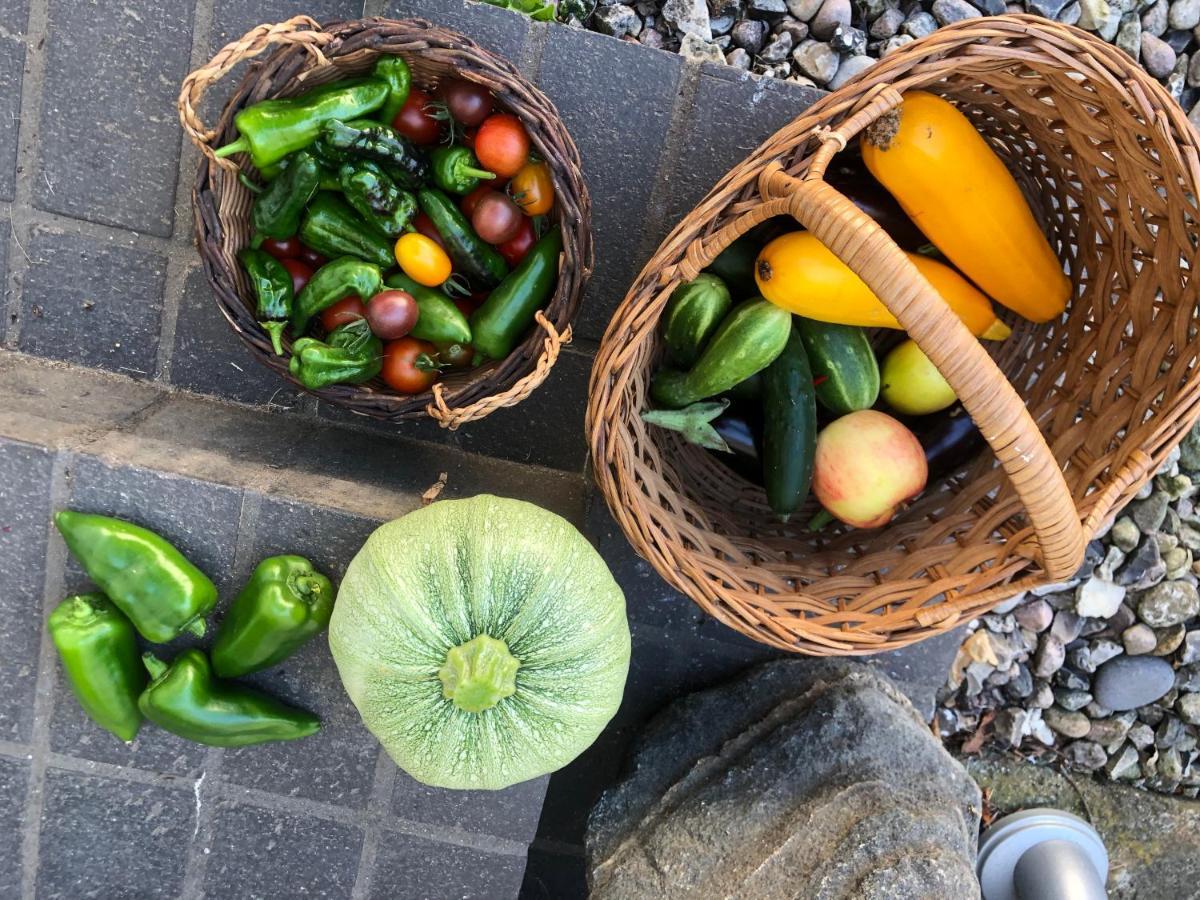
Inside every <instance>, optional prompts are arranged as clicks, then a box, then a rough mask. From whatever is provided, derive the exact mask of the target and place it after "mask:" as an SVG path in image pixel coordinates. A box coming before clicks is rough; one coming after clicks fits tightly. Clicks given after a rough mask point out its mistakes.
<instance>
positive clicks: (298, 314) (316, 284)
mask: <svg viewBox="0 0 1200 900" xmlns="http://www.w3.org/2000/svg"><path fill="white" fill-rule="evenodd" d="M309 246H312V245H311V244H310V245H309ZM313 249H314V250H316V251H317V252H318V253H320V252H321V250H320V248H319V247H313ZM382 289H383V276H382V275H381V274H380V272H379V266H377V265H375V264H374V263H369V262H363V261H362V260H361V259H355V258H354V257H353V256H342V257H339V258H338V259H335V260H332V261H331V262H327V263H326V264H325V265H323V266H321V268H319V269H317V271H316V274H315V275H313V277H312V278H310V279H309V280H308V284H306V285H305V286H304V290H302V291H301V292H300V296H299V297H297V298H296V302H295V303H294V304H292V334H294V335H297V336H301V335H303V334H304V332H305V330H306V329H307V328H308V325H309V323H310V322H311V321H312V317H313V316H315V315H316V314H317V313H319V312H322V311H323V310H325V309H328V308H329V307H331V306H333V304H335V303H337V302H338V301H339V300H341V299H342V298H343V297H348V296H350V295H351V294H354V295H355V296H356V297H359V298H360V299H361V300H362V301H363V302H364V303H366V302H367V301H368V300H370V299H371V298H372V297H374V296H375V295H376V294H378V293H379V292H380V291H381V290H382Z"/></svg>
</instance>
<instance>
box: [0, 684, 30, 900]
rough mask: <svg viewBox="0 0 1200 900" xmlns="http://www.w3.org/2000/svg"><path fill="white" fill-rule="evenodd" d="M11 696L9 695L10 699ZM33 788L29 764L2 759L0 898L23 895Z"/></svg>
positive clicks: (0, 776) (0, 780)
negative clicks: (24, 838)
mask: <svg viewBox="0 0 1200 900" xmlns="http://www.w3.org/2000/svg"><path fill="white" fill-rule="evenodd" d="M6 696H7V695H6ZM28 787H29V763H27V762H25V761H24V760H16V759H4V758H0V822H3V823H5V826H4V828H0V897H17V896H19V895H20V893H21V831H22V829H21V824H22V823H21V816H22V811H23V810H24V809H25V794H26V791H27V790H28Z"/></svg>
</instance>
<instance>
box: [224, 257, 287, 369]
mask: <svg viewBox="0 0 1200 900" xmlns="http://www.w3.org/2000/svg"><path fill="white" fill-rule="evenodd" d="M238 259H240V260H241V261H242V267H243V268H245V270H246V274H247V275H249V276H250V286H251V287H252V288H253V289H254V297H255V299H256V301H257V308H256V314H257V315H258V324H259V325H261V326H262V327H263V330H265V331H266V332H267V334H268V335H270V337H271V346H272V347H273V348H274V349H275V355H276V356H282V355H283V343H282V341H283V329H284V328H286V327H287V320H288V319H289V318H291V315H292V301H293V299H294V298H293V296H292V276H291V275H290V274H289V273H288V270H287V269H285V268H284V267H283V263H281V262H280V261H279V260H277V259H276V258H275V257H273V256H272V255H271V254H270V253H267V252H266V251H265V250H252V249H250V248H249V247H247V248H246V249H244V250H242V251H241V252H240V253H238Z"/></svg>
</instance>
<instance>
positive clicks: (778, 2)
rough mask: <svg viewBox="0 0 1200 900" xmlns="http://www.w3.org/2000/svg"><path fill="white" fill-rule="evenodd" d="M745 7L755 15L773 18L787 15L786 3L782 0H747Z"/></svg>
mask: <svg viewBox="0 0 1200 900" xmlns="http://www.w3.org/2000/svg"><path fill="white" fill-rule="evenodd" d="M746 9H747V10H748V11H749V13H750V15H752V16H755V17H762V18H774V17H775V16H783V15H787V4H785V3H784V2H783V0H747V3H746Z"/></svg>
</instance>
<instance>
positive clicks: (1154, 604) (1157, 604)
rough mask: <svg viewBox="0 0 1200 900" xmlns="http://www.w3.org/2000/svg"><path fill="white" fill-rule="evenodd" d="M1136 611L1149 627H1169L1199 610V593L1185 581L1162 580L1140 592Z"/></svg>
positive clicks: (1183, 620) (1184, 620)
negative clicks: (1142, 592)
mask: <svg viewBox="0 0 1200 900" xmlns="http://www.w3.org/2000/svg"><path fill="white" fill-rule="evenodd" d="M1137 611H1138V618H1139V619H1141V620H1142V621H1143V622H1145V623H1146V624H1147V625H1149V626H1150V627H1151V628H1169V627H1170V626H1172V625H1179V624H1181V623H1183V622H1186V621H1187V620H1188V619H1190V618H1192V616H1194V615H1196V613H1197V612H1200V594H1197V593H1196V589H1195V588H1194V587H1192V586H1191V585H1190V584H1189V583H1188V582H1186V581H1164V582H1163V583H1162V584H1158V585H1155V586H1154V587H1152V588H1151V589H1150V590H1148V591H1146V593H1144V594H1142V596H1141V597H1140V598H1139V600H1138V608H1137Z"/></svg>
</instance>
